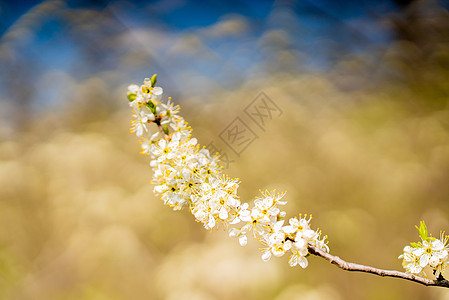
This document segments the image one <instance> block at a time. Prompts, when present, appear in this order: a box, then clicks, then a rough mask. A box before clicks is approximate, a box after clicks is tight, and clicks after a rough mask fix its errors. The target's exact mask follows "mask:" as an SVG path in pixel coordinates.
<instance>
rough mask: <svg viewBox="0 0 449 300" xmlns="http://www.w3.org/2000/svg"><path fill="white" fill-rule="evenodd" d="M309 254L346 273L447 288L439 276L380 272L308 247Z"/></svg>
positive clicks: (388, 271)
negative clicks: (393, 278)
mask: <svg viewBox="0 0 449 300" xmlns="http://www.w3.org/2000/svg"><path fill="white" fill-rule="evenodd" d="M308 249H309V253H310V254H313V255H316V256H320V257H322V258H324V259H326V260H328V261H329V262H330V263H331V264H334V265H336V266H337V267H339V268H340V269H343V270H346V271H354V272H365V273H371V274H375V275H379V276H383V277H396V278H402V279H405V280H410V281H413V282H416V283H420V284H423V285H425V286H440V287H446V288H449V281H448V280H446V279H444V277H443V276H441V275H440V276H439V277H438V278H437V279H435V280H432V279H427V278H422V277H419V276H415V275H413V274H409V273H404V272H399V271H391V270H382V269H377V268H373V267H370V266H364V265H360V264H356V263H351V262H347V261H344V260H343V259H341V258H340V257H338V256H334V255H331V254H329V253H327V252H325V251H323V250H320V249H318V248H316V247H313V246H310V245H309V247H308Z"/></svg>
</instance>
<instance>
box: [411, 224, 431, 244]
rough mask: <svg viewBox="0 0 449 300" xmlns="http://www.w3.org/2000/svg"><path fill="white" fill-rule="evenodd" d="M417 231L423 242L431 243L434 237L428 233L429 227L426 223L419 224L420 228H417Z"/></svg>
mask: <svg viewBox="0 0 449 300" xmlns="http://www.w3.org/2000/svg"><path fill="white" fill-rule="evenodd" d="M415 227H416V229H418V234H419V237H420V238H421V239H422V240H423V241H429V240H432V237H429V233H428V231H427V226H426V223H424V221H421V222H420V223H419V227H418V226H415Z"/></svg>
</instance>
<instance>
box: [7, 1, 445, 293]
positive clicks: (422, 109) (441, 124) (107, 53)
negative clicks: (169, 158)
mask: <svg viewBox="0 0 449 300" xmlns="http://www.w3.org/2000/svg"><path fill="white" fill-rule="evenodd" d="M448 9H449V5H448V4H447V3H446V2H444V1H437V0H405V1H399V0H396V1H392V0H391V1H390V0H382V1H374V0H372V1H371V0H365V1H329V0H316V1H311V0H310V1H293V0H292V1H288V0H285V1H266V0H263V1H250V0H246V1H218V2H211V3H207V4H205V3H204V2H202V1H189V0H160V1H148V2H147V1H119V0H117V1H106V0H104V1H62V0H61V1H60V0H48V1H34V2H32V1H29V2H27V1H7V2H0V34H1V37H0V78H1V80H0V200H1V201H0V298H2V299H278V300H283V299H407V298H410V299H449V292H448V291H446V290H445V289H438V288H426V287H424V286H419V285H417V284H416V283H411V282H406V281H403V280H398V279H391V278H380V277H376V276H372V275H368V274H359V273H350V272H344V271H342V270H339V269H337V268H336V267H334V266H331V265H330V264H329V263H328V262H326V261H324V260H321V259H319V258H314V257H311V258H310V264H309V267H308V268H307V269H306V270H302V269H300V268H290V267H289V266H288V263H287V259H272V260H271V261H270V262H269V263H264V262H263V261H262V260H261V259H260V253H259V252H258V245H257V244H256V243H255V242H253V243H251V242H250V243H249V245H248V246H246V247H244V248H243V247H240V246H239V245H238V242H237V241H236V240H233V239H230V238H228V236H227V233H226V231H223V230H218V231H213V232H212V233H209V232H208V231H206V230H204V229H203V228H202V226H201V224H199V223H196V222H194V219H193V218H192V216H191V215H190V214H189V212H188V211H185V212H181V213H179V212H176V213H175V212H173V211H171V210H170V209H169V208H167V207H165V206H164V205H163V203H162V202H161V201H160V200H159V199H157V198H155V197H154V196H153V192H152V186H151V184H150V179H151V169H150V167H149V162H148V158H147V157H145V156H141V155H139V154H138V153H139V145H138V143H137V141H136V139H135V137H134V136H133V135H130V134H129V131H128V129H129V120H130V111H129V107H128V104H127V100H126V88H127V86H128V85H129V84H132V83H137V84H139V83H141V81H142V80H143V79H144V78H145V77H149V76H151V75H152V74H153V73H157V74H158V84H159V85H160V86H162V87H163V88H164V92H165V95H168V96H171V97H173V100H174V101H175V102H176V103H178V104H180V105H181V111H182V114H183V116H184V117H185V119H186V120H187V121H189V123H190V124H191V125H192V127H193V130H194V134H195V135H196V137H197V138H198V139H199V142H200V143H201V144H202V145H208V144H209V143H210V142H214V143H216V145H217V147H218V148H220V149H222V150H223V152H226V153H227V154H229V157H230V159H231V163H230V164H229V166H227V168H226V170H225V171H226V172H227V173H228V174H229V175H231V176H234V177H239V178H240V179H241V180H242V184H241V187H240V189H239V191H240V196H241V199H242V200H243V201H251V200H252V199H253V198H254V196H255V195H257V194H258V193H259V192H258V190H259V189H273V188H276V189H278V190H280V191H282V190H286V191H287V195H286V199H287V200H288V201H289V203H288V205H287V207H286V210H287V213H288V215H289V216H291V217H292V216H294V215H296V214H298V213H312V214H313V221H312V222H313V226H314V227H319V228H320V229H322V230H323V232H324V233H325V234H327V235H328V236H329V240H330V244H329V246H330V249H331V253H332V254H335V255H338V256H340V257H342V258H344V259H347V260H349V261H354V262H358V263H362V264H368V265H372V266H375V267H379V268H385V269H396V270H402V266H401V262H400V260H398V259H397V256H398V255H399V254H401V253H402V248H403V247H404V245H406V244H408V243H409V242H410V241H415V240H417V239H418V235H417V232H416V230H415V228H414V226H415V225H417V224H418V223H419V221H421V220H424V221H425V222H426V224H427V225H428V227H429V231H430V232H431V233H433V235H435V236H437V235H439V230H446V231H449V201H448V199H449V184H448V182H449V106H448V100H449V11H448ZM261 92H263V93H265V94H266V95H267V96H268V97H269V99H271V100H272V101H273V102H274V103H275V104H276V105H277V106H278V107H279V108H280V109H281V110H282V115H281V116H279V117H276V118H272V119H270V121H269V122H268V123H267V124H266V126H265V127H263V128H260V127H258V126H257V124H255V123H254V122H253V121H252V120H251V119H250V118H248V115H246V114H245V108H246V107H247V106H248V105H249V104H250V103H251V102H252V101H253V100H254V99H255V98H256V96H258V95H259V94H260V93H261ZM237 117H240V118H241V119H242V120H243V121H244V122H246V124H248V126H251V128H252V129H253V130H254V132H255V134H256V135H257V139H256V140H255V141H254V142H253V143H252V144H251V145H250V146H249V147H248V148H247V149H245V151H243V152H242V153H240V154H239V155H236V154H235V153H233V151H232V149H230V148H229V147H228V145H226V143H225V142H224V141H223V140H221V139H220V137H219V136H220V133H221V132H222V130H223V129H224V128H225V127H226V126H227V125H228V124H229V123H230V122H231V121H232V120H234V119H235V118H237ZM446 277H449V276H446Z"/></svg>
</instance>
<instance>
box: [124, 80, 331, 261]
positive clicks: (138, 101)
mask: <svg viewBox="0 0 449 300" xmlns="http://www.w3.org/2000/svg"><path fill="white" fill-rule="evenodd" d="M155 84H156V75H154V76H153V77H152V78H151V79H150V78H146V79H145V81H144V83H143V85H142V86H140V87H139V86H137V85H131V86H129V87H128V100H129V101H130V106H131V108H132V109H133V112H134V114H133V117H134V120H132V121H131V132H135V133H136V135H137V136H138V137H139V139H140V142H141V147H142V152H141V153H142V154H146V155H150V156H151V167H152V168H153V171H154V172H153V184H155V187H154V193H155V194H157V195H159V196H160V197H161V199H162V200H163V201H164V203H165V204H166V205H168V206H170V207H172V208H173V209H174V210H180V209H182V208H183V207H188V208H189V209H190V211H191V213H192V214H193V215H194V217H195V219H196V221H198V222H201V223H202V224H203V225H204V227H205V228H206V229H213V228H216V227H217V226H218V225H219V224H221V225H223V226H225V227H226V228H227V227H229V226H230V225H232V226H233V228H231V229H230V230H229V235H230V236H231V237H238V238H239V242H240V245H242V246H244V245H246V244H247V236H246V235H247V234H248V233H251V234H252V235H253V237H254V238H256V239H257V240H259V241H260V243H261V244H262V245H263V248H262V249H261V250H262V252H263V254H262V259H263V260H264V261H268V260H269V259H270V258H271V256H272V255H274V256H283V255H284V254H286V253H290V255H291V256H290V260H289V264H290V265H291V266H295V265H300V266H301V267H303V268H305V267H307V264H308V262H307V259H306V256H307V255H308V254H309V252H308V245H311V246H314V247H317V248H319V249H322V250H325V251H329V248H328V246H327V242H326V241H325V239H326V237H323V238H321V232H320V231H314V230H312V229H311V228H310V220H311V217H309V218H307V216H304V217H301V215H300V216H299V219H298V218H291V219H290V220H289V225H284V220H283V218H284V217H285V212H284V211H281V210H280V209H279V206H281V205H285V204H286V201H281V199H282V197H283V196H284V194H276V193H275V191H273V192H268V191H265V192H262V197H258V198H256V199H255V200H254V205H253V207H252V208H250V206H249V204H248V203H243V204H242V203H241V202H240V199H239V197H238V195H237V189H238V187H239V182H240V181H239V180H238V179H231V178H229V177H227V176H225V175H223V174H222V167H221V166H220V165H219V156H218V154H215V155H210V153H209V151H208V150H207V149H205V148H200V147H199V145H198V144H197V140H196V139H195V138H191V128H190V127H189V126H188V124H187V122H186V121H185V120H184V119H183V118H182V117H181V116H180V115H179V106H174V105H173V103H171V100H170V98H169V99H168V103H167V104H164V103H162V102H161V100H162V93H163V90H162V88H160V87H156V86H155ZM241 224H243V225H241ZM237 225H241V226H240V227H238V226H237Z"/></svg>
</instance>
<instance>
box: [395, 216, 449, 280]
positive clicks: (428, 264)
mask: <svg viewBox="0 0 449 300" xmlns="http://www.w3.org/2000/svg"><path fill="white" fill-rule="evenodd" d="M416 228H417V229H418V232H419V236H420V238H421V242H418V243H411V244H410V246H405V247H404V253H403V254H401V255H400V256H399V259H402V266H403V267H404V268H405V269H406V271H407V272H408V273H412V274H417V275H422V276H425V273H424V270H425V269H426V268H430V270H432V271H433V273H434V274H435V276H437V277H438V276H440V274H442V273H443V272H444V270H445V268H446V266H447V265H448V264H449V248H448V245H447V242H448V239H449V236H444V233H441V236H440V239H437V238H434V237H431V236H429V235H428V232H427V227H426V224H425V223H424V221H421V223H420V226H419V227H416Z"/></svg>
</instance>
